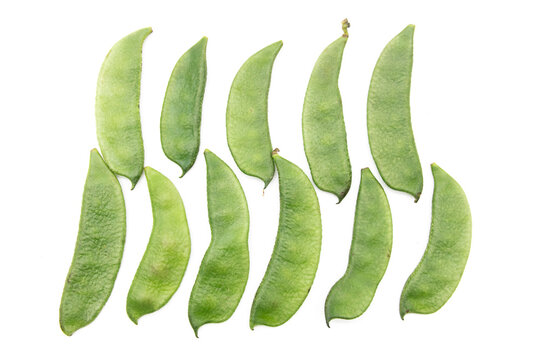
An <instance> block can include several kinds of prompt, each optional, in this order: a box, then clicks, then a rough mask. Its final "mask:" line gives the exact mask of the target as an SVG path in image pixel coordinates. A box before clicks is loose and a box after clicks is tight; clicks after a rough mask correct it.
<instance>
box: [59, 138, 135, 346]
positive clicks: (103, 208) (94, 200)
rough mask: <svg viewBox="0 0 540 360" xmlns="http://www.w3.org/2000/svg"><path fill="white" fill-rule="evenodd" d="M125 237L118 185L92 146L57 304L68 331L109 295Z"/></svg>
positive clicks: (93, 313)
mask: <svg viewBox="0 0 540 360" xmlns="http://www.w3.org/2000/svg"><path fill="white" fill-rule="evenodd" d="M125 238H126V208H125V204H124V196H123V195H122V188H121V187H120V183H119V182H118V179H117V178H116V176H114V174H113V173H112V172H111V170H109V168H108V167H107V165H106V164H105V162H104V161H103V159H102V158H101V156H100V155H99V153H98V151H97V150H96V149H93V150H92V151H91V153H90V166H89V169H88V175H87V177H86V183H85V184H84V193H83V201H82V209H81V218H80V222H79V234H78V236H77V244H76V245H75V253H74V255H73V260H72V263H71V267H70V269H69V272H68V275H67V278H66V283H65V285H64V292H63V294H62V301H61V304H60V328H61V329H62V331H63V332H64V333H65V334H66V335H68V336H69V335H72V334H73V333H74V332H75V331H77V330H78V329H80V328H82V327H84V326H86V325H88V324H90V323H91V322H92V321H94V319H95V318H96V317H97V316H98V315H99V313H100V311H101V309H102V308H103V306H104V305H105V303H106V302H107V300H108V299H109V296H110V295H111V291H112V289H113V286H114V281H115V280H116V275H117V274H118V269H119V268H120V262H121V260H122V254H123V252H124V241H125Z"/></svg>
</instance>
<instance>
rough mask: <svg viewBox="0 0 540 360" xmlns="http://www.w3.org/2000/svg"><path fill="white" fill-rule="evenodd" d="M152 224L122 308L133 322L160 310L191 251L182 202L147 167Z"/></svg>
mask: <svg viewBox="0 0 540 360" xmlns="http://www.w3.org/2000/svg"><path fill="white" fill-rule="evenodd" d="M144 174H145V176H146V181H147V183H148V192H149V193H150V201H151V203H152V217H153V219H154V224H153V227H152V234H151V235H150V240H149V241H148V245H147V247H146V251H145V253H144V255H143V258H142V260H141V262H140V264H139V268H138V269H137V272H136V273H135V277H134V278H133V282H132V283H131V287H130V289H129V293H128V296H127V304H126V311H127V314H128V316H129V318H130V319H131V321H133V322H134V323H135V324H137V323H138V321H139V318H140V317H141V316H143V315H146V314H149V313H152V312H154V311H156V310H159V309H161V308H162V307H163V306H164V305H165V304H167V302H168V301H169V300H170V298H171V297H172V296H173V295H174V293H175V292H176V290H177V289H178V287H179V286H180V283H181V282H182V278H183V277H184V272H185V270H186V267H187V264H188V261H189V255H190V251H191V240H190V236H189V227H188V223H187V219H186V212H185V209H184V203H183V202H182V198H181V197H180V194H179V193H178V191H177V190H176V187H175V186H174V184H173V183H172V182H171V181H170V180H169V179H167V178H166V177H165V176H164V175H163V174H161V173H160V172H158V171H157V170H154V169H152V168H151V167H148V166H147V167H146V168H145V169H144Z"/></svg>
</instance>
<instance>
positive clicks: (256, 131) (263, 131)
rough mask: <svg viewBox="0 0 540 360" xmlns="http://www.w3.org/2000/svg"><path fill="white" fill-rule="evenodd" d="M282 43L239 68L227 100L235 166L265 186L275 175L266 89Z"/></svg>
mask: <svg viewBox="0 0 540 360" xmlns="http://www.w3.org/2000/svg"><path fill="white" fill-rule="evenodd" d="M282 46H283V42H281V41H278V42H275V43H273V44H271V45H269V46H267V47H265V48H264V49H262V50H260V51H259V52H257V53H256V54H254V55H253V56H251V57H250V58H249V59H248V60H247V61H246V62H245V63H244V64H243V65H242V67H241V68H240V70H238V73H237V74H236V77H235V78H234V80H233V83H232V85H231V91H230V93H229V101H228V103H227V116H226V118H227V143H228V144H229V149H230V150H231V154H232V156H233V158H234V161H235V162H236V165H238V168H239V169H240V170H241V171H242V172H243V173H244V174H246V175H251V176H255V177H257V178H259V179H261V180H262V181H263V182H264V187H265V188H266V187H267V186H268V184H269V183H270V181H271V180H272V178H273V177H274V162H273V161H272V143H271V141H270V132H269V130H268V92H269V89H270V79H271V77H272V67H273V65H274V60H275V59H276V56H277V54H278V53H279V50H280V49H281V47H282Z"/></svg>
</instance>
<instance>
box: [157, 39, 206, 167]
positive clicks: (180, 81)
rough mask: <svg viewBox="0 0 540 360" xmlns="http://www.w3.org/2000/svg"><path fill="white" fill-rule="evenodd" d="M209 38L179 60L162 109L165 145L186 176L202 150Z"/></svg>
mask: <svg viewBox="0 0 540 360" xmlns="http://www.w3.org/2000/svg"><path fill="white" fill-rule="evenodd" d="M207 42H208V38H206V37H203V38H202V39H201V40H200V41H199V42H198V43H196V44H195V45H193V47H192V48H191V49H189V50H188V51H187V52H186V53H185V54H184V55H182V57H181V58H180V59H179V60H178V62H177V63H176V66H175V67H174V70H173V72H172V74H171V78H170V80H169V84H168V86H167V92H166V93H165V99H164V100H163V108H162V110H161V147H162V148H163V152H164V153H165V155H166V156H167V157H168V158H169V159H170V160H171V161H173V162H175V163H176V164H178V165H179V166H180V167H181V168H182V176H184V175H185V174H186V173H187V172H188V170H189V169H191V167H192V166H193V164H194V163H195V160H196V159H197V154H198V152H199V144H200V133H201V114H202V104H203V98H204V89H205V86H206V44H207Z"/></svg>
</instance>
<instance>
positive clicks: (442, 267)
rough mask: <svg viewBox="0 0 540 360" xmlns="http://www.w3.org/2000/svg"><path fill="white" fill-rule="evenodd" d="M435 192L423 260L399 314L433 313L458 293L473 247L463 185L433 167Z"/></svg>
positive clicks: (403, 295) (405, 291) (410, 281)
mask: <svg viewBox="0 0 540 360" xmlns="http://www.w3.org/2000/svg"><path fill="white" fill-rule="evenodd" d="M431 171H432V173H433V180H434V182H435V188H434V190H433V201H432V210H431V211H432V212H431V230H430V233H429V242H428V245H427V247H426V251H425V252H424V255H423V256H422V260H420V263H419V264H418V266H417V267H416V269H415V270H414V271H413V273H412V274H411V276H410V277H409V279H408V280H407V282H406V283H405V286H404V287H403V291H402V293H401V302H400V305H399V313H400V316H401V318H402V319H403V317H404V316H405V315H406V314H408V313H416V314H431V313H434V312H435V311H437V310H439V309H440V308H441V307H442V306H443V305H444V304H445V303H446V302H447V301H448V299H450V297H451V296H452V294H453V293H454V291H455V290H456V288H457V286H458V284H459V281H460V280H461V276H462V275H463V271H464V270H465V265H466V264H467V259H468V257H469V250H470V247H471V236H472V218H471V210H470V208H469V203H468V201H467V197H466V196H465V193H464V192H463V189H462V188H461V186H459V184H458V183H457V182H456V181H455V180H454V179H453V178H452V177H450V175H448V174H447V173H446V172H444V170H442V169H441V168H440V167H438V166H437V165H436V164H431Z"/></svg>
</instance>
